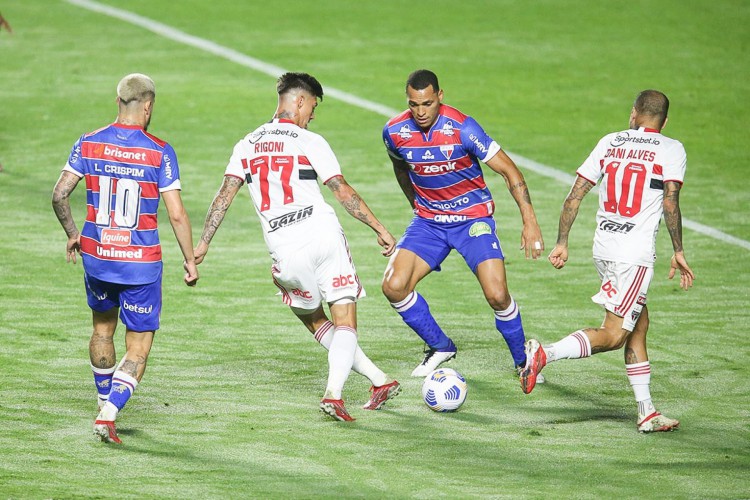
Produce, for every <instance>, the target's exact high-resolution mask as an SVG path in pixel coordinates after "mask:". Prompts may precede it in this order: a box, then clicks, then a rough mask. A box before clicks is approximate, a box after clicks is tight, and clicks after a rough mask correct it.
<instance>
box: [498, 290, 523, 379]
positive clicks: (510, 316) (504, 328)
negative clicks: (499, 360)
mask: <svg viewBox="0 0 750 500" xmlns="http://www.w3.org/2000/svg"><path fill="white" fill-rule="evenodd" d="M495 327H496V328H497V330H498V331H499V332H500V333H501V334H502V336H503V338H504V339H505V343H506V344H508V349H510V354H511V356H513V363H514V364H515V365H516V366H519V365H520V366H524V365H525V364H526V352H525V351H524V348H523V344H524V342H525V341H526V336H525V335H524V332H523V325H522V324H521V311H519V310H518V304H516V301H515V300H513V297H511V299H510V306H508V308H507V309H505V310H504V311H495Z"/></svg>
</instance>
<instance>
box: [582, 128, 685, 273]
mask: <svg viewBox="0 0 750 500" xmlns="http://www.w3.org/2000/svg"><path fill="white" fill-rule="evenodd" d="M686 164H687V156H686V154H685V148H684V147H683V146H682V143H680V142H679V141H676V140H674V139H671V138H669V137H666V136H664V135H662V134H661V133H659V131H658V130H654V129H648V128H643V127H641V128H639V129H638V130H623V131H621V132H614V133H612V134H609V135H606V136H604V137H603V138H602V139H601V140H600V141H599V143H598V144H597V145H596V147H595V148H594V150H593V151H592V152H591V154H590V155H589V157H588V158H587V159H586V161H585V162H583V165H581V166H580V167H579V168H578V170H577V172H576V173H577V174H578V175H579V176H581V177H583V178H584V179H586V180H588V181H590V182H591V183H593V184H596V183H597V182H599V181H600V180H601V185H600V186H599V210H598V211H597V213H596V232H595V234H594V258H595V259H602V260H609V261H616V262H626V263H631V264H636V265H642V266H647V267H653V265H654V260H655V259H656V233H657V232H658V230H659V221H660V219H661V216H662V212H663V207H662V201H663V198H664V183H665V182H667V181H674V182H679V183H682V182H683V179H684V177H685V168H686Z"/></svg>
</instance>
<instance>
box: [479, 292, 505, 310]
mask: <svg viewBox="0 0 750 500" xmlns="http://www.w3.org/2000/svg"><path fill="white" fill-rule="evenodd" d="M484 298H485V299H487V303H488V304H489V305H490V307H491V308H492V310H493V311H504V310H506V309H507V308H508V307H509V306H510V294H509V293H507V292H505V291H504V290H497V291H492V292H489V293H485V294H484Z"/></svg>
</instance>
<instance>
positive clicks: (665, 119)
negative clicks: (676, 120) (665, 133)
mask: <svg viewBox="0 0 750 500" xmlns="http://www.w3.org/2000/svg"><path fill="white" fill-rule="evenodd" d="M668 121H669V117H668V116H665V117H664V123H662V124H661V128H662V130H664V127H666V126H667V122H668Z"/></svg>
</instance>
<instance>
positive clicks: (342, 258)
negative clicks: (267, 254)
mask: <svg viewBox="0 0 750 500" xmlns="http://www.w3.org/2000/svg"><path fill="white" fill-rule="evenodd" d="M271 258H272V259H273V261H274V262H273V265H272V266H271V275H272V276H273V282H274V284H275V285H276V286H277V287H278V288H279V290H280V292H281V300H282V301H283V302H284V304H286V305H288V306H291V307H294V308H296V309H306V310H310V311H314V310H315V309H317V308H318V307H319V306H320V305H321V303H323V302H327V303H331V302H336V301H337V300H341V299H345V298H350V299H352V300H354V301H356V300H357V299H359V298H362V297H364V296H365V295H366V294H365V290H364V288H363V287H362V284H361V283H360V281H359V277H358V276H357V271H356V270H355V269H354V262H353V261H352V256H351V253H350V252H349V245H348V244H347V241H346V236H344V231H343V230H342V229H341V228H340V227H339V228H338V233H336V232H331V233H328V232H325V233H322V234H319V235H318V237H317V238H315V239H313V240H310V241H308V242H307V244H303V245H302V246H297V245H285V246H283V247H279V248H277V249H276V250H275V251H273V252H271Z"/></svg>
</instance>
